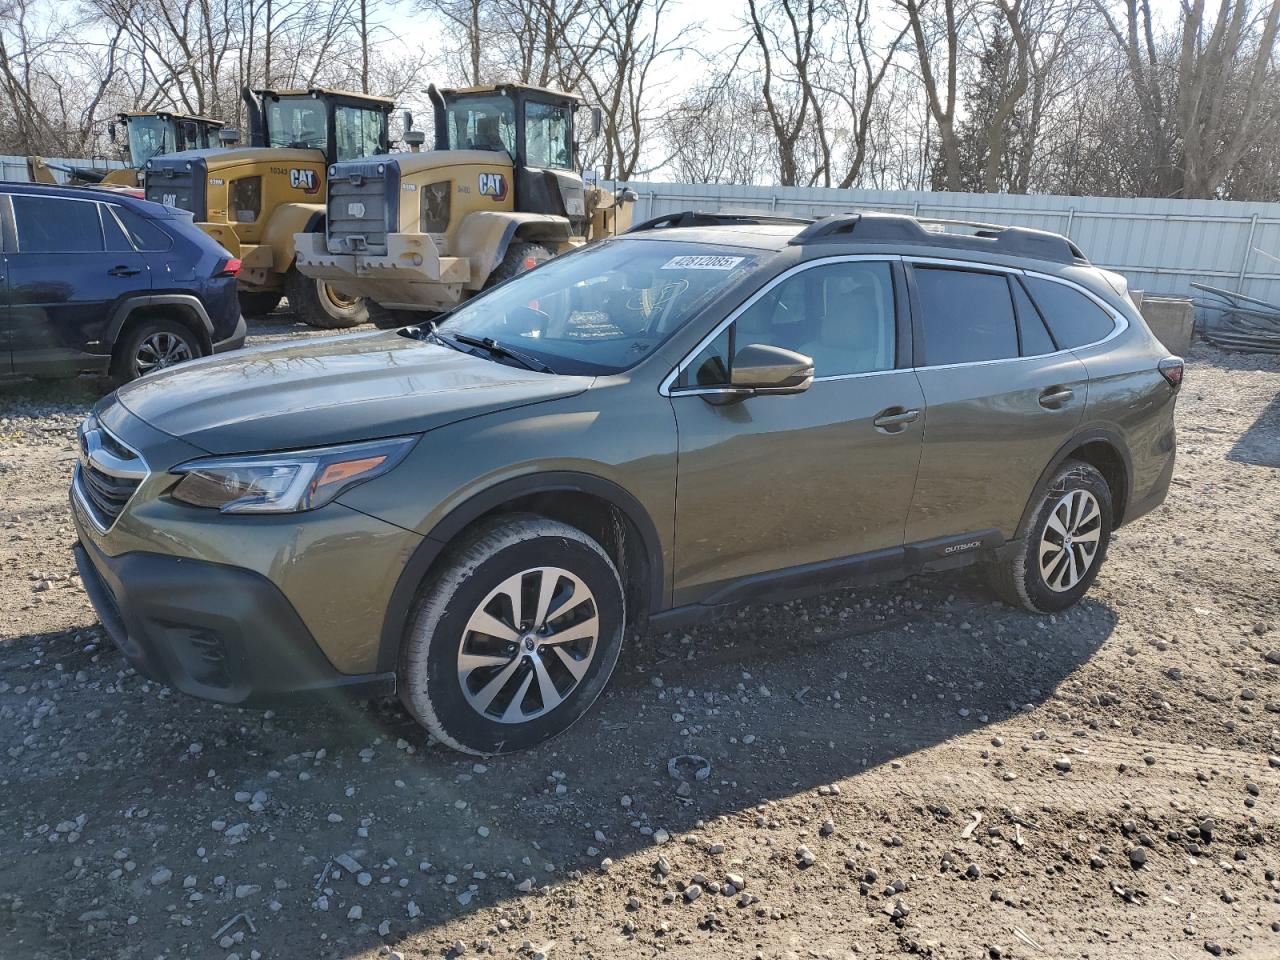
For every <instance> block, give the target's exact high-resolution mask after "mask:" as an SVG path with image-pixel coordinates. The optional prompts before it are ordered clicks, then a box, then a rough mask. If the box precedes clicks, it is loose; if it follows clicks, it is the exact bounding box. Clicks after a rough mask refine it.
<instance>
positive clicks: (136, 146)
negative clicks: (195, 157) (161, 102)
mask: <svg viewBox="0 0 1280 960" xmlns="http://www.w3.org/2000/svg"><path fill="white" fill-rule="evenodd" d="M127 123H128V127H129V160H130V161H131V162H132V163H133V165H134V166H136V167H140V166H142V165H143V164H144V163H146V162H147V161H148V160H150V159H151V158H152V157H157V156H160V155H162V154H165V153H173V152H174V151H175V150H178V149H181V148H179V147H177V146H176V145H175V144H174V142H173V129H172V128H173V121H172V120H168V121H166V120H162V119H160V118H159V117H130V118H129V119H128V121H127Z"/></svg>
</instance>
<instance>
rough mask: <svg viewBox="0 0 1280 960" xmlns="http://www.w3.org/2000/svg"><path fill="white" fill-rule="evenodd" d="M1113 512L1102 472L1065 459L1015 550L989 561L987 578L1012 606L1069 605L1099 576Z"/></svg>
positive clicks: (1050, 608)
mask: <svg viewBox="0 0 1280 960" xmlns="http://www.w3.org/2000/svg"><path fill="white" fill-rule="evenodd" d="M1112 516H1113V513H1112V501H1111V488H1110V487H1109V486H1108V485H1107V481H1106V479H1105V478H1104V477H1103V476H1102V474H1101V473H1099V472H1098V470H1097V469H1096V468H1094V467H1092V466H1090V465H1089V464H1087V463H1082V462H1081V461H1079V460H1067V461H1066V462H1065V463H1063V464H1062V466H1060V467H1059V468H1058V469H1057V472H1055V473H1054V475H1053V479H1052V480H1050V482H1049V487H1048V489H1047V490H1045V492H1044V494H1043V495H1042V496H1041V497H1040V501H1039V503H1038V504H1037V505H1036V508H1035V512H1034V513H1033V514H1032V517H1031V522H1030V523H1029V524H1027V530H1026V532H1025V533H1024V534H1023V536H1022V538H1021V539H1020V540H1018V541H1017V549H1016V551H1015V552H1014V554H1013V555H1012V556H1011V557H1010V558H1009V559H1007V560H1003V561H994V562H992V563H990V564H989V565H988V566H987V568H986V574H987V582H988V583H989V584H990V586H991V588H992V589H993V590H994V591H995V592H996V594H997V595H999V596H1000V598H1001V599H1002V600H1004V601H1005V602H1006V603H1008V604H1009V605H1010V606H1014V607H1022V608H1023V609H1024V610H1029V611H1031V612H1032V613H1054V612H1056V611H1058V610H1065V609H1066V608H1067V607H1069V606H1071V605H1072V604H1073V603H1075V602H1076V601H1078V600H1079V599H1080V598H1081V597H1083V596H1084V595H1085V593H1086V592H1087V591H1088V589H1089V587H1091V586H1092V585H1093V581H1094V580H1095V579H1097V576H1098V570H1099V568H1100V567H1101V566H1102V562H1103V561H1104V560H1105V559H1106V556H1107V547H1108V546H1109V545H1110V543H1111V523H1112Z"/></svg>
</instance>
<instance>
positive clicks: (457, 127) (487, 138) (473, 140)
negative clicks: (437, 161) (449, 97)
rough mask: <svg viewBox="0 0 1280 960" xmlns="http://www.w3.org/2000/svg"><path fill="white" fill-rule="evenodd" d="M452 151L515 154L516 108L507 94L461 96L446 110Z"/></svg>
mask: <svg viewBox="0 0 1280 960" xmlns="http://www.w3.org/2000/svg"><path fill="white" fill-rule="evenodd" d="M446 125H447V127H448V130H449V148H450V149H451V150H499V151H501V150H505V151H506V152H507V153H508V154H510V155H511V156H513V157H514V156H515V154H516V109H515V106H514V105H513V104H512V102H511V98H510V97H503V96H498V95H494V96H483V97H480V96H474V97H462V98H460V99H458V100H454V101H453V102H452V103H451V104H449V107H448V110H447V112H446Z"/></svg>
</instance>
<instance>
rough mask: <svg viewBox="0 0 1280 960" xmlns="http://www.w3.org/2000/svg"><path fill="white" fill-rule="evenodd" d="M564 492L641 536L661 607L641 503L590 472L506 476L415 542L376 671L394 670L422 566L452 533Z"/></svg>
mask: <svg viewBox="0 0 1280 960" xmlns="http://www.w3.org/2000/svg"><path fill="white" fill-rule="evenodd" d="M566 491H567V492H577V493H586V494H590V495H592V496H596V497H599V498H600V499H601V500H604V501H606V502H608V503H610V504H612V505H613V506H614V507H616V508H617V509H618V510H620V511H621V512H622V514H623V515H624V516H626V517H627V519H628V520H630V521H631V523H632V525H633V526H634V527H635V529H636V530H637V531H638V532H639V534H640V539H641V545H642V547H643V549H644V552H645V555H646V557H647V558H648V563H649V583H648V597H649V604H648V606H649V612H650V613H656V612H657V611H659V610H661V609H662V608H663V607H664V606H665V596H666V590H665V584H666V570H665V569H664V566H663V562H662V545H661V542H660V541H659V539H658V530H657V527H655V526H654V524H653V521H652V520H651V519H650V518H649V514H648V513H647V512H646V511H645V509H644V507H643V506H641V504H640V501H639V500H637V499H636V498H635V497H634V496H632V495H631V494H630V493H628V492H627V491H626V490H624V489H623V488H622V487H620V486H618V484H616V483H614V482H613V481H611V480H605V479H603V478H601V477H597V476H594V475H592V474H589V473H574V472H571V471H556V472H549V473H532V474H528V475H526V476H523V477H515V478H513V479H511V480H505V481H503V482H502V483H497V484H494V485H493V486H491V487H488V488H487V489H485V490H481V491H480V492H479V493H476V494H474V495H473V496H472V497H471V498H470V499H468V500H466V501H464V502H463V503H461V504H459V505H458V506H457V507H456V508H454V509H453V510H452V511H451V512H450V513H449V514H448V515H447V516H446V517H445V518H444V519H443V520H441V521H440V522H439V523H438V524H436V525H435V526H434V527H433V528H432V529H431V532H430V533H429V534H427V536H425V537H424V538H423V539H422V542H421V543H420V544H418V546H417V548H416V549H415V550H414V552H413V553H412V555H410V557H409V560H408V562H407V563H406V564H405V566H404V569H403V570H402V571H401V573H400V577H399V579H398V580H396V585H395V588H394V589H393V590H392V592H391V601H390V603H388V604H387V614H386V616H385V617H384V618H383V621H382V635H381V638H380V641H379V644H378V670H380V671H383V672H386V671H392V670H395V669H396V663H397V658H398V656H399V652H400V641H401V639H402V638H403V636H404V628H405V625H406V624H407V623H408V620H409V615H410V613H411V612H412V608H413V602H414V599H415V598H416V596H417V593H418V587H419V586H420V585H421V583H422V579H423V577H425V576H426V574H427V570H428V569H429V568H430V567H431V565H432V564H433V563H434V562H435V561H436V559H437V558H438V557H439V556H440V555H441V554H442V553H443V552H444V551H445V549H446V548H447V547H448V545H449V542H450V541H451V540H452V539H453V538H454V537H455V536H456V535H457V534H459V533H460V532H462V530H463V529H465V528H466V527H467V525H468V524H470V523H472V522H473V521H475V520H476V519H478V518H479V517H481V516H483V515H484V514H486V513H488V512H489V511H490V510H493V509H494V508H495V507H499V506H501V505H502V504H504V503H509V502H510V501H512V500H515V499H517V498H520V497H526V496H529V495H530V494H535V493H555V492H566Z"/></svg>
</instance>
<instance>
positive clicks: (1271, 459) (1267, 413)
mask: <svg viewBox="0 0 1280 960" xmlns="http://www.w3.org/2000/svg"><path fill="white" fill-rule="evenodd" d="M1227 459H1228V460H1232V461H1235V462H1236V463H1247V464H1252V465H1253V466H1256V467H1280V394H1277V395H1276V396H1275V398H1274V399H1272V401H1271V402H1270V403H1269V404H1267V406H1266V408H1265V409H1264V410H1263V411H1262V413H1260V414H1259V415H1258V418H1257V419H1256V420H1254V421H1253V424H1252V425H1251V426H1250V427H1249V429H1248V430H1246V431H1245V432H1244V433H1243V434H1242V435H1241V436H1240V439H1238V440H1237V441H1236V442H1235V443H1234V444H1232V445H1231V449H1230V451H1228V453H1227Z"/></svg>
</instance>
